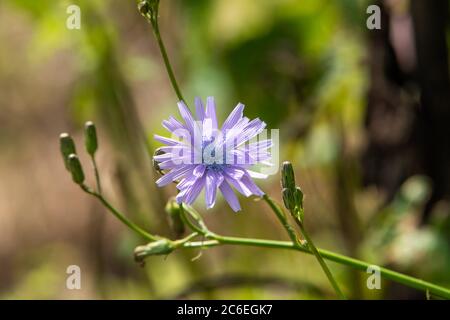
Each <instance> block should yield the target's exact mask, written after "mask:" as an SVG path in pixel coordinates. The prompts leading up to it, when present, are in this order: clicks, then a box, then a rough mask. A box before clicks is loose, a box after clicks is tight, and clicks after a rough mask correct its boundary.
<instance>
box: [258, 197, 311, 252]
mask: <svg viewBox="0 0 450 320" xmlns="http://www.w3.org/2000/svg"><path fill="white" fill-rule="evenodd" d="M263 199H264V201H266V203H267V204H268V205H269V206H270V208H271V209H272V211H273V212H275V215H276V216H277V218H278V220H279V221H280V222H281V224H282V225H283V227H284V229H286V231H287V233H288V235H289V238H291V240H292V242H293V243H295V244H297V245H299V246H301V245H302V244H301V243H300V241H299V239H298V238H297V235H296V233H295V230H294V228H292V226H291V225H290V224H289V221H288V219H287V217H286V214H285V213H284V211H283V210H282V209H281V208H280V206H278V205H277V204H276V203H275V201H274V200H273V199H272V198H270V197H269V196H268V195H267V194H264V196H263Z"/></svg>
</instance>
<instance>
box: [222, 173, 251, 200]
mask: <svg viewBox="0 0 450 320" xmlns="http://www.w3.org/2000/svg"><path fill="white" fill-rule="evenodd" d="M225 180H226V182H228V183H229V184H231V185H232V186H233V187H234V188H235V189H236V190H237V191H239V192H240V193H241V194H243V195H244V196H246V197H250V196H251V195H252V191H251V190H250V189H249V188H248V187H247V185H246V184H245V183H243V182H241V180H236V179H233V178H231V177H230V176H228V175H225ZM224 183H225V182H224Z"/></svg>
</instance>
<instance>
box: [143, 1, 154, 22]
mask: <svg viewBox="0 0 450 320" xmlns="http://www.w3.org/2000/svg"><path fill="white" fill-rule="evenodd" d="M158 6H159V0H142V1H140V2H139V3H138V9H139V12H140V13H141V14H142V15H143V16H144V17H146V18H149V19H150V20H155V19H156V18H157V16H156V15H157V13H158ZM152 22H153V21H152Z"/></svg>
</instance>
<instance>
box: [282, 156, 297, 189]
mask: <svg viewBox="0 0 450 320" xmlns="http://www.w3.org/2000/svg"><path fill="white" fill-rule="evenodd" d="M281 186H282V187H283V188H287V189H295V175H294V168H293V167H292V163H290V162H289V161H285V162H283V165H282V167H281Z"/></svg>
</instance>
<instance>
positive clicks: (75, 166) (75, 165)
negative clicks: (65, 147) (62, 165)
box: [67, 153, 84, 184]
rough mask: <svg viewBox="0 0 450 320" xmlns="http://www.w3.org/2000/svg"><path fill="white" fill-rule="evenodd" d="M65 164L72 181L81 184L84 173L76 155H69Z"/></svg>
mask: <svg viewBox="0 0 450 320" xmlns="http://www.w3.org/2000/svg"><path fill="white" fill-rule="evenodd" d="M67 162H68V166H69V170H70V173H71V174H72V180H73V181H74V182H75V183H76V184H82V183H83V182H84V172H83V167H82V166H81V163H80V160H79V159H78V157H77V155H76V154H73V153H72V154H71V155H69V157H68V158H67Z"/></svg>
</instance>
